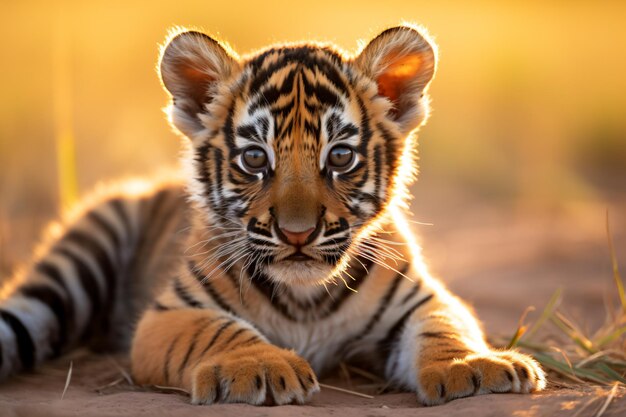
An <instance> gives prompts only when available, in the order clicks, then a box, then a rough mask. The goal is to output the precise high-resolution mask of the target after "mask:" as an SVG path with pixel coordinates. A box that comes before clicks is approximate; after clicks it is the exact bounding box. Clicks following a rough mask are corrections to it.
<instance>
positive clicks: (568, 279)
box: [0, 191, 626, 417]
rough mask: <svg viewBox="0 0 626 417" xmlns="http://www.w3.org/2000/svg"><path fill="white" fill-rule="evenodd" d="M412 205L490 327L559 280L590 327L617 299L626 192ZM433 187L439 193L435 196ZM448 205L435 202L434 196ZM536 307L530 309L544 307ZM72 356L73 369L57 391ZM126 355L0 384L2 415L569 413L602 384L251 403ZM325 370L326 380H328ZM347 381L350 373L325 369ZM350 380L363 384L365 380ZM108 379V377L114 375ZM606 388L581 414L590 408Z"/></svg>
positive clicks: (545, 294)
mask: <svg viewBox="0 0 626 417" xmlns="http://www.w3.org/2000/svg"><path fill="white" fill-rule="evenodd" d="M420 197H421V195H420V193H417V195H416V200H415V203H414V205H413V207H414V211H415V212H419V213H420V214H419V216H417V217H416V220H418V221H420V222H429V223H434V224H433V225H416V229H417V231H418V233H419V234H420V235H421V236H422V242H423V246H424V248H425V249H424V253H425V256H426V258H427V259H429V260H430V265H431V270H432V271H433V272H434V273H435V274H436V275H438V276H442V277H445V281H446V282H447V283H448V285H449V286H450V287H451V288H452V289H453V290H454V291H455V292H456V293H457V294H459V295H461V296H462V297H464V298H465V299H466V300H467V301H468V302H469V303H470V304H471V305H473V306H474V307H475V309H476V311H477V313H478V315H479V316H480V318H481V319H482V321H483V322H484V324H485V328H486V329H487V332H488V334H489V336H490V338H497V337H499V336H501V337H504V338H509V337H510V336H511V335H512V333H513V332H514V330H515V328H516V326H517V321H518V319H519V317H520V315H521V314H522V312H523V311H524V310H525V309H526V307H527V306H529V305H534V306H536V307H537V309H538V310H541V308H542V307H543V306H544V305H545V304H546V302H547V301H548V299H549V298H550V296H551V295H552V294H553V292H554V291H555V290H556V289H557V288H558V287H562V288H563V290H564V291H563V298H564V301H563V310H564V311H566V312H567V313H568V315H569V316H570V317H572V318H573V319H574V320H576V322H577V323H579V324H580V325H581V326H582V327H583V328H586V329H594V328H595V327H597V326H598V325H599V324H601V323H602V320H603V318H604V315H605V309H604V306H605V302H606V299H607V298H609V299H611V298H612V299H613V300H615V291H614V283H613V281H612V276H611V265H610V258H609V254H608V248H607V243H606V233H605V210H606V209H607V208H609V210H610V212H611V214H612V230H613V235H614V240H615V247H616V251H617V255H618V260H619V262H620V265H621V266H622V267H623V268H624V269H626V201H624V200H619V199H610V201H609V202H608V203H607V202H606V201H605V200H603V202H600V203H593V204H592V203H585V204H581V205H576V204H574V205H571V206H568V207H560V208H558V210H556V209H555V210H554V212H549V211H546V210H543V211H541V212H537V214H533V213H535V212H534V211H533V208H532V207H530V208H529V207H525V208H524V209H523V210H521V209H519V208H518V207H505V206H502V205H500V206H494V207H490V206H489V205H485V204H484V203H481V204H480V205H475V204H472V203H468V201H467V199H466V198H462V197H458V196H455V195H454V194H453V193H449V194H446V192H443V191H442V192H440V193H438V194H437V193H436V194H435V196H434V197H432V194H431V197H432V198H431V200H430V202H429V201H426V200H421V199H420ZM432 199H434V201H436V202H437V204H433V203H432V201H433V200H432ZM441 206H443V207H446V209H445V210H440V209H438V207H441ZM537 315H538V312H537V311H535V313H531V314H530V315H529V320H531V321H532V320H533V319H535V318H536V317H537ZM70 360H71V361H73V371H72V376H71V381H70V383H69V386H68V388H67V392H66V393H65V396H64V398H63V399H62V398H61V395H62V392H63V389H64V386H65V381H66V377H67V374H68V368H69V363H70ZM127 365H128V364H127V359H126V358H125V357H123V356H121V357H119V356H118V357H116V358H112V357H110V356H95V355H92V354H85V353H78V354H74V355H73V357H66V358H61V359H59V360H57V361H55V362H54V363H53V364H51V365H49V366H47V367H45V369H43V370H40V371H38V372H37V373H34V374H29V375H20V376H17V377H15V378H13V379H12V380H10V381H9V382H7V383H4V384H3V385H1V386H0V416H2V417H4V416H46V417H55V416H96V415H98V416H120V415H132V416H152V415H168V416H199V415H207V416H210V415H216V416H217V415H219V416H236V417H240V416H242V415H258V416H270V417H279V416H291V415H302V416H321V415H330V416H347V417H350V416H355V417H356V416H390V415H393V416H405V415H406V416H408V415H411V416H424V417H426V416H464V417H474V416H505V415H511V416H518V417H521V416H528V417H537V416H574V415H576V413H577V412H578V411H579V410H580V408H581V407H582V406H584V405H585V404H586V403H588V402H589V401H590V400H591V399H593V398H595V397H598V396H599V395H600V394H599V393H598V391H597V389H596V388H595V387H592V386H587V387H573V388H562V387H557V386H554V385H553V386H551V388H549V389H548V390H547V391H545V392H543V393H540V394H535V395H531V396H523V395H514V394H496V395H487V396H481V397H474V398H466V399H460V400H455V401H452V402H451V403H448V404H446V405H443V406H439V407H433V408H424V407H419V406H418V405H417V403H416V400H415V396H414V395H412V394H383V395H375V396H374V398H373V399H366V398H361V397H357V396H354V395H351V394H346V393H341V392H336V391H333V390H330V389H327V388H322V391H321V393H320V394H318V395H317V396H315V397H314V399H313V400H312V402H311V403H310V404H308V405H306V406H282V407H259V408H254V407H251V406H246V405H217V406H210V407H199V406H191V405H189V404H188V399H187V398H186V397H185V396H184V395H181V394H178V393H163V392H153V391H146V390H141V389H138V388H134V387H132V386H130V385H128V384H127V383H126V382H125V381H123V376H122V375H123V374H122V372H121V371H120V368H119V367H118V366H121V367H122V368H126V369H127ZM323 382H324V381H323ZM325 382H327V383H329V384H332V385H339V386H344V387H345V386H346V382H345V381H341V380H331V381H325ZM361 382H363V381H352V384H353V388H354V389H355V390H357V391H361V392H368V389H367V387H362V386H360V385H359V384H360V383H361ZM107 385H108V386H107ZM601 403H602V399H598V400H596V401H595V402H594V403H593V404H592V405H591V406H589V408H587V409H586V410H585V411H584V412H583V413H581V414H579V415H594V414H595V413H596V411H597V410H598V409H599V408H600V405H601ZM624 415H626V397H621V398H617V399H615V400H614V401H613V402H612V403H611V405H610V406H609V408H608V409H607V410H606V412H605V414H604V416H624Z"/></svg>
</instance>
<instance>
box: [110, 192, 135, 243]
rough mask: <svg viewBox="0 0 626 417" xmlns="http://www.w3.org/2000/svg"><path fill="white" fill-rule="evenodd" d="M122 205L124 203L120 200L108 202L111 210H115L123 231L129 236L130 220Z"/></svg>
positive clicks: (130, 230)
mask: <svg viewBox="0 0 626 417" xmlns="http://www.w3.org/2000/svg"><path fill="white" fill-rule="evenodd" d="M124 203H125V202H124V201H123V200H122V199H121V198H116V199H113V200H111V202H110V204H111V207H113V210H115V213H116V214H117V215H118V216H119V218H120V219H122V224H123V225H124V230H125V231H126V232H127V233H128V235H130V234H131V232H132V230H133V228H132V224H131V221H130V218H129V217H128V213H127V212H126V210H125V207H124Z"/></svg>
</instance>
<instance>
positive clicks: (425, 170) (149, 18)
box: [0, 0, 626, 262]
mask: <svg viewBox="0 0 626 417" xmlns="http://www.w3.org/2000/svg"><path fill="white" fill-rule="evenodd" d="M0 10H1V13H0V35H1V36H0V50H1V51H2V59H0V91H1V94H2V100H0V198H1V200H0V216H1V219H0V224H3V226H2V229H3V230H2V232H3V236H5V238H4V239H3V240H4V242H0V244H2V245H3V249H1V250H2V251H3V253H4V255H3V257H4V258H5V259H6V258H7V257H8V255H7V253H8V251H9V250H15V251H17V253H18V254H19V257H22V255H23V253H24V251H25V250H26V249H19V250H18V249H15V248H13V245H10V246H11V249H9V245H7V243H6V240H7V239H8V238H7V237H6V236H19V237H20V238H21V239H20V241H24V243H20V244H19V245H22V246H19V245H18V247H20V248H28V247H30V245H31V244H32V239H33V238H34V232H31V231H34V230H36V229H38V228H39V227H40V226H41V224H43V223H44V222H45V221H47V220H49V219H51V218H53V217H54V216H55V215H56V213H57V212H58V208H59V205H60V199H61V195H62V193H61V191H60V185H59V184H60V183H62V182H63V181H61V179H62V178H61V179H60V177H65V178H66V180H65V184H66V187H69V188H71V187H72V185H71V184H69V185H68V181H67V178H68V177H69V178H70V181H69V182H70V183H71V182H72V180H71V179H72V178H75V179H76V182H77V184H78V187H77V189H78V192H79V193H84V192H86V191H88V190H89V189H90V188H91V187H92V186H93V185H94V184H95V183H96V182H98V181H99V180H102V179H110V178H116V177H121V176H124V175H128V174H140V175H145V174H149V173H150V172H154V171H155V170H157V169H159V168H161V167H164V166H172V165H174V164H175V163H176V158H177V156H178V150H179V139H178V138H177V137H176V135H175V134H173V133H172V131H171V130H170V128H169V127H168V126H167V124H166V120H165V117H164V115H163V112H162V108H163V106H164V105H165V104H166V94H165V93H164V91H163V90H162V89H161V86H160V84H159V80H158V78H157V75H156V71H155V64H156V60H157V57H158V45H159V43H160V42H162V41H163V40H164V38H165V35H166V33H167V30H168V28H170V27H172V26H175V25H181V26H192V27H197V28H202V29H204V30H205V31H207V32H208V33H210V34H213V35H217V36H219V37H221V38H222V39H224V40H226V41H228V42H229V43H230V44H231V45H232V46H233V47H234V49H235V50H237V51H238V52H239V53H241V54H245V53H249V52H251V51H254V50H255V49H257V48H261V47H263V46H265V45H268V44H270V43H273V42H281V41H296V40H307V39H312V40H319V41H331V42H335V43H336V44H338V45H339V46H341V47H343V48H345V49H346V50H350V51H353V50H355V49H356V48H357V45H358V40H359V39H364V40H367V39H368V38H370V37H372V36H374V35H375V34H377V33H378V32H379V31H380V30H382V29H384V28H386V27H388V26H392V25H395V24H398V23H400V22H402V21H410V22H416V23H419V24H423V25H424V26H426V27H427V28H428V29H429V31H430V33H431V35H432V36H433V37H434V39H435V40H436V42H437V43H438V45H439V52H440V56H439V58H440V62H439V71H438V73H437V76H436V79H435V81H434V83H433V85H432V87H431V90H430V91H431V95H432V99H433V109H434V111H433V114H432V117H431V119H430V121H429V123H428V125H427V126H426V127H425V128H423V129H422V132H421V135H420V154H421V162H420V164H421V167H420V171H421V174H420V176H421V179H420V182H419V184H417V185H416V186H415V187H414V189H415V193H416V205H415V208H417V209H419V208H421V207H422V206H423V207H424V212H425V213H427V214H425V215H418V216H417V217H418V218H419V219H420V220H425V221H430V220H433V218H432V217H434V214H432V213H437V212H438V211H437V210H438V209H437V206H438V205H437V202H438V201H439V203H440V204H439V205H441V204H442V202H443V201H447V200H446V199H445V198H443V197H442V198H441V199H440V200H437V197H433V198H432V199H431V198H430V197H429V196H440V195H441V193H442V192H443V191H442V190H452V191H451V192H452V193H456V194H457V195H463V196H467V198H468V199H470V200H472V201H480V202H481V203H482V204H485V205H494V206H497V207H512V206H513V207H523V208H524V209H530V210H531V211H533V210H534V211H540V212H541V211H542V210H543V211H550V212H556V213H560V212H561V211H568V210H569V211H571V210H572V207H581V206H586V205H588V204H591V205H592V206H593V207H598V206H603V205H610V204H613V203H612V202H613V201H615V199H618V200H619V199H622V198H623V196H624V194H626V111H625V109H626V76H625V74H626V54H625V53H624V52H625V49H624V48H625V47H626V26H625V25H624V22H625V19H626V2H622V1H556V0H554V1H541V2H539V1H525V2H521V1H520V2H511V1H486V0H482V1H474V2H460V1H458V2H455V1H436V2H435V1H418V0H407V1H385V2H382V1H366V0H361V1H310V2H294V1H267V0H266V1H257V2H241V1H236V0H230V1H207V0H205V1H190V0H178V1H174V2H155V1H147V0H142V1H117V0H108V1H100V0H98V1H95V0H94V1H91V0H90V1H32V0H24V1H17V2H9V1H6V0H4V1H3V2H2V5H1V6H0ZM74 147H75V149H73V148H74ZM59 150H61V153H62V157H61V158H60V159H59V155H58V154H59ZM73 152H75V159H76V165H75V169H74V166H73V164H71V161H72V153H73ZM64 164H65V165H66V166H64ZM66 192H67V190H66ZM69 192H70V194H71V193H72V190H71V189H70V190H69ZM424 201H427V202H426V203H424ZM430 201H432V204H433V207H434V208H433V207H431V206H429V205H428V204H430ZM455 201H462V200H459V199H455ZM429 210H430V211H429ZM574 210H577V209H574ZM458 212H460V211H458ZM428 213H431V215H429V214H428ZM429 216H430V217H429ZM424 217H426V218H424ZM622 217H623V216H622ZM616 221H617V222H618V223H619V222H620V220H619V219H618V220H616ZM621 222H622V223H620V224H623V220H621ZM18 225H19V226H18ZM18 229H19V230H18ZM24 245H25V246H24ZM5 262H8V261H5Z"/></svg>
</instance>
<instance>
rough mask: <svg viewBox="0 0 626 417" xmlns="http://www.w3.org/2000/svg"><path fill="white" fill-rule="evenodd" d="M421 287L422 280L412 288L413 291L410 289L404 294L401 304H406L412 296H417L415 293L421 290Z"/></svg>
mask: <svg viewBox="0 0 626 417" xmlns="http://www.w3.org/2000/svg"><path fill="white" fill-rule="evenodd" d="M421 287H422V281H418V282H416V283H415V285H414V286H413V288H411V291H409V292H408V293H407V294H406V295H405V296H404V298H403V299H402V301H400V305H404V304H406V303H407V302H408V301H409V300H410V299H411V298H413V297H415V295H416V294H417V293H418V292H419V290H420V288H421Z"/></svg>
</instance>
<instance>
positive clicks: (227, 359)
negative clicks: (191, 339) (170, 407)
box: [191, 344, 320, 405]
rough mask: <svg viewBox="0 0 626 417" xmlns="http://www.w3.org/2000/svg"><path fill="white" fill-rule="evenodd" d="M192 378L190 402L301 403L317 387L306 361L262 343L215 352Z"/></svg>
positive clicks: (291, 352)
mask: <svg viewBox="0 0 626 417" xmlns="http://www.w3.org/2000/svg"><path fill="white" fill-rule="evenodd" d="M192 378H193V380H192V392H191V402H192V403H193V404H214V403H248V404H254V405H261V404H276V405H280V404H290V403H298V404H302V403H304V402H305V401H306V400H308V399H309V398H310V397H311V395H312V394H314V393H316V392H318V391H319V389H320V388H319V385H318V383H317V378H316V377H315V373H314V372H313V370H312V369H311V366H310V365H309V364H308V362H307V361H305V360H304V359H302V358H301V357H299V356H298V355H296V354H295V353H294V352H293V351H289V350H286V349H280V348H278V347H275V346H272V345H265V344H264V345H262V346H252V347H250V348H242V349H236V350H234V351H233V352H224V353H221V354H219V355H216V356H214V357H212V358H210V359H209V360H207V361H204V362H201V363H200V364H199V365H198V366H197V368H196V369H195V370H194V372H193V376H192Z"/></svg>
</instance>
